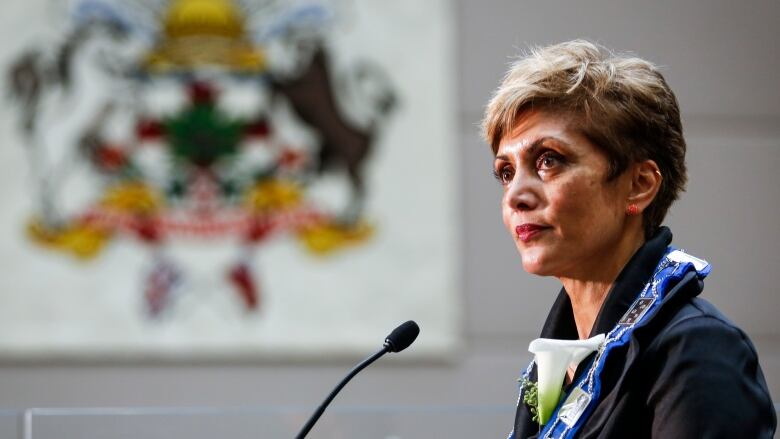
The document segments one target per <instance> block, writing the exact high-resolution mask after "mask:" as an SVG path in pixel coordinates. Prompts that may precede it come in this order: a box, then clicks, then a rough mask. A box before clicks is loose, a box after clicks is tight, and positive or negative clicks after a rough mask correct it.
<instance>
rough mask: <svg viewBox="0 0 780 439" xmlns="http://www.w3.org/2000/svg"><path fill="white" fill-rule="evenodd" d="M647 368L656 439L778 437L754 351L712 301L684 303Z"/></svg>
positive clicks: (648, 355) (650, 352)
mask: <svg viewBox="0 0 780 439" xmlns="http://www.w3.org/2000/svg"><path fill="white" fill-rule="evenodd" d="M643 363H644V364H645V366H646V367H647V369H646V371H647V372H649V375H650V376H652V377H653V380H652V385H651V386H650V387H651V388H650V391H649V392H648V394H647V395H646V396H647V400H646V404H647V405H648V406H649V407H652V408H653V412H654V413H653V427H652V428H653V432H654V435H653V437H756V438H764V437H772V434H773V432H774V429H775V426H776V419H775V413H774V407H773V404H772V399H771V397H770V396H769V392H768V389H767V385H766V381H765V379H764V375H763V373H762V371H761V367H760V366H759V363H758V354H757V353H756V350H755V347H754V346H753V344H752V343H751V341H750V339H749V338H748V336H747V335H746V334H745V333H744V331H742V330H741V329H740V328H739V327H737V326H736V325H735V324H734V323H732V322H731V321H730V320H729V319H728V318H726V317H725V316H724V315H723V314H722V313H721V312H720V311H719V310H718V309H717V308H716V307H715V306H714V305H712V304H711V303H709V302H708V301H706V300H704V299H700V298H691V299H688V300H686V301H685V302H684V303H683V304H681V306H680V307H679V308H678V309H676V310H675V312H674V313H673V314H672V315H671V316H670V318H669V319H668V320H666V322H665V324H664V326H663V327H662V328H661V330H660V331H659V332H658V333H657V335H656V336H655V337H654V340H653V341H652V343H651V344H650V345H649V346H648V349H647V351H646V352H645V355H644V361H643ZM716 414H717V415H718V416H713V415H716ZM727 432H728V433H727ZM745 434H747V435H745ZM730 435H731V436H730Z"/></svg>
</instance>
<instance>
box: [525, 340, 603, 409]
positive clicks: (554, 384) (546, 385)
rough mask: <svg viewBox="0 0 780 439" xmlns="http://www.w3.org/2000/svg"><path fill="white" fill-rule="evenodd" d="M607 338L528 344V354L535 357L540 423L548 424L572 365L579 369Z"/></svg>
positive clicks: (539, 341) (544, 341) (538, 341)
mask: <svg viewBox="0 0 780 439" xmlns="http://www.w3.org/2000/svg"><path fill="white" fill-rule="evenodd" d="M604 339H605V336H604V334H599V335H597V336H595V337H591V338H589V339H587V340H555V339H551V338H537V339H536V340H534V341H532V342H531V344H529V345H528V351H529V352H531V353H532V354H534V355H535V361H536V371H537V394H538V398H539V405H538V407H537V409H538V411H539V423H540V424H546V423H547V421H548V420H549V419H550V417H551V416H552V414H553V411H554V410H555V407H556V406H557V405H558V400H559V399H560V397H561V386H562V385H563V377H564V376H565V374H566V369H567V368H568V367H569V365H571V366H572V367H574V368H576V367H577V366H578V365H579V364H580V361H582V360H583V359H585V357H587V356H588V355H590V353H591V352H594V351H596V350H597V349H598V348H599V346H601V344H602V343H603V342H604Z"/></svg>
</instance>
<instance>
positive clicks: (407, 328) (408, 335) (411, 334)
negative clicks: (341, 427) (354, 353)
mask: <svg viewBox="0 0 780 439" xmlns="http://www.w3.org/2000/svg"><path fill="white" fill-rule="evenodd" d="M419 334H420V327H419V326H417V323H415V322H413V321H412V320H409V321H408V322H405V323H402V324H401V325H400V326H398V327H397V328H395V329H394V330H393V332H391V333H390V335H388V336H387V337H386V338H385V344H384V346H383V347H382V349H380V350H379V351H378V352H377V353H375V354H374V355H371V356H370V357H368V358H366V359H365V360H363V361H361V362H360V364H358V365H357V366H355V367H354V368H353V369H352V370H351V371H350V372H349V373H348V374H347V376H345V377H344V379H342V380H341V382H340V383H339V384H338V385H337V386H336V387H335V388H334V389H333V391H331V392H330V394H329V395H328V397H327V398H325V400H324V401H322V404H320V406H319V407H317V410H315V411H314V413H313V414H312V415H311V417H310V418H309V420H308V421H307V422H306V425H304V426H303V428H302V429H301V431H300V432H299V433H298V435H297V436H295V439H304V438H305V437H306V435H307V434H309V431H311V429H312V427H314V424H316V423H317V421H318V420H319V419H320V416H322V414H323V413H324V412H325V409H326V408H327V407H328V405H329V404H330V403H331V401H333V399H334V398H335V397H336V395H338V393H339V392H340V391H341V389H343V388H344V386H346V385H347V383H348V382H349V381H350V380H351V379H352V378H353V377H354V376H355V375H357V374H358V373H360V371H361V370H363V369H365V368H366V367H367V366H368V365H370V364H371V363H373V362H374V361H376V360H378V359H379V358H380V357H381V356H382V355H384V354H386V353H388V352H401V351H402V350H404V349H406V348H408V347H409V345H411V344H412V343H413V342H414V340H415V339H417V335H419Z"/></svg>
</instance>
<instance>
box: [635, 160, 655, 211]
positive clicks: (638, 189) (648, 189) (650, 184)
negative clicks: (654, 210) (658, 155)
mask: <svg viewBox="0 0 780 439" xmlns="http://www.w3.org/2000/svg"><path fill="white" fill-rule="evenodd" d="M661 181H663V177H662V176H661V171H660V170H659V169H658V165H657V164H656V163H655V162H654V161H653V160H645V161H642V162H639V163H635V164H634V165H633V166H632V167H631V190H630V191H629V194H628V204H636V206H637V207H638V208H639V212H644V210H645V209H646V208H647V206H649V205H650V203H652V202H653V200H654V199H655V196H656V194H657V193H658V190H659V189H660V188H661Z"/></svg>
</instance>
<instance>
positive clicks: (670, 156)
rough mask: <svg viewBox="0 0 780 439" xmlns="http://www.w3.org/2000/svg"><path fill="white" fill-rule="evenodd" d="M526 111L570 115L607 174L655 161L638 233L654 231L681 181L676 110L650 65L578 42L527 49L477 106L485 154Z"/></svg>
mask: <svg viewBox="0 0 780 439" xmlns="http://www.w3.org/2000/svg"><path fill="white" fill-rule="evenodd" d="M532 108H533V109H540V110H544V111H550V112H553V113H560V114H565V115H567V116H570V117H571V118H572V120H573V122H574V124H575V128H576V129H578V130H579V131H580V132H581V133H582V134H583V135H585V137H587V138H588V139H589V140H590V141H592V142H593V143H594V144H595V145H597V146H598V147H600V148H601V149H602V150H603V151H604V152H605V153H606V154H607V156H608V158H609V163H610V169H609V176H608V179H613V178H615V177H617V176H618V175H620V174H622V173H623V171H625V170H626V168H627V167H628V165H629V164H631V163H634V162H639V161H642V160H647V159H650V160H653V161H655V162H656V164H657V165H658V167H659V169H660V171H661V175H662V177H663V180H662V183H661V188H660V189H659V191H658V194H657V195H656V197H655V199H654V200H653V202H652V203H651V204H650V206H648V208H647V209H646V210H645V212H644V214H643V217H644V226H645V234H646V235H648V236H649V235H651V234H652V233H654V231H655V229H656V228H657V227H658V226H659V225H660V224H661V222H662V221H663V219H664V217H665V216H666V212H667V211H668V210H669V207H670V206H671V204H672V203H673V202H674V200H676V199H677V198H678V196H679V193H680V192H681V191H683V190H684V187H685V183H686V179H687V177H686V168H685V149H686V147H685V139H684V138H683V132H682V123H681V121H680V108H679V105H678V104H677V98H676V97H675V96H674V93H673V92H672V90H671V89H670V88H669V86H668V85H667V83H666V80H665V79H664V77H663V75H661V73H660V72H659V71H658V68H657V67H656V66H655V65H653V64H652V63H650V62H648V61H645V60H643V59H640V58H637V57H632V56H622V55H616V54H614V53H612V52H611V51H609V50H607V49H605V48H603V47H600V46H597V45H595V44H593V43H591V42H588V41H584V40H574V41H569V42H565V43H560V44H555V45H552V46H547V47H542V48H533V49H532V50H531V51H530V53H529V54H527V55H526V56H523V57H522V58H520V59H518V60H517V61H516V62H514V63H513V64H512V66H511V68H510V69H509V72H508V73H507V74H506V76H505V77H504V80H503V81H502V83H501V85H500V86H499V87H498V89H497V90H496V92H495V94H494V95H493V97H492V99H491V100H490V102H489V103H488V105H487V109H486V110H485V118H484V120H483V123H482V128H483V133H484V136H485V139H486V140H487V142H488V143H489V144H490V145H491V147H492V149H493V154H496V152H497V151H498V146H499V144H500V143H501V140H502V139H503V137H504V136H506V135H507V134H508V133H510V132H512V130H513V129H514V127H515V124H516V123H517V120H518V118H519V117H520V115H521V114H522V113H523V112H525V111H527V110H530V109H532Z"/></svg>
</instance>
